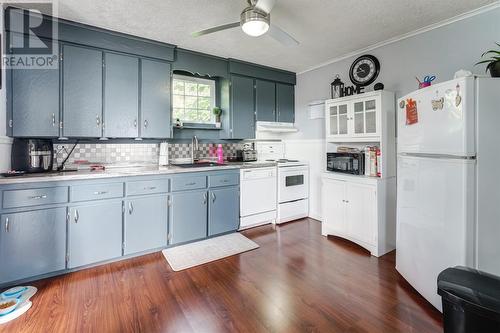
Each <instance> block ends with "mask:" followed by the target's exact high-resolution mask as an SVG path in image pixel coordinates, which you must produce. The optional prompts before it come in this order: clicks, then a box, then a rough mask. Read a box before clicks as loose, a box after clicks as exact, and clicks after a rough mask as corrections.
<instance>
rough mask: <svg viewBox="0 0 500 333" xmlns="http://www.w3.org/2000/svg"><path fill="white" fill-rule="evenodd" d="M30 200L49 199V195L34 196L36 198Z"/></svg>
mask: <svg viewBox="0 0 500 333" xmlns="http://www.w3.org/2000/svg"><path fill="white" fill-rule="evenodd" d="M30 199H33V200H39V199H47V195H45V194H42V195H34V196H32V197H30Z"/></svg>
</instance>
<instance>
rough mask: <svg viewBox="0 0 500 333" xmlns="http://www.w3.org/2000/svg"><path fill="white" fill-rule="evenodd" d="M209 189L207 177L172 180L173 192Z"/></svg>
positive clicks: (187, 177) (186, 177)
mask: <svg viewBox="0 0 500 333" xmlns="http://www.w3.org/2000/svg"><path fill="white" fill-rule="evenodd" d="M206 187H207V176H185V177H178V178H173V179H172V192H174V191H186V190H195V189H200V188H206Z"/></svg>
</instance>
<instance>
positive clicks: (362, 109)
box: [354, 99, 377, 134]
mask: <svg viewBox="0 0 500 333" xmlns="http://www.w3.org/2000/svg"><path fill="white" fill-rule="evenodd" d="M375 133H377V102H376V100H375V99H371V100H367V101H360V102H355V103H354V134H375Z"/></svg>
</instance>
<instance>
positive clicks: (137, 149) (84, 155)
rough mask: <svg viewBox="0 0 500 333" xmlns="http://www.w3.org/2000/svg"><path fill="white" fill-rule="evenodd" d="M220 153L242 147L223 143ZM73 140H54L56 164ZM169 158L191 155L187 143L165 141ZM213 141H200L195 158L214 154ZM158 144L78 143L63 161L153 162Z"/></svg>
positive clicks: (156, 159)
mask: <svg viewBox="0 0 500 333" xmlns="http://www.w3.org/2000/svg"><path fill="white" fill-rule="evenodd" d="M222 147H223V149H224V156H225V157H227V156H234V155H236V150H238V149H242V148H243V144H242V143H224V144H222ZM71 148H73V144H61V143H57V144H54V155H55V159H54V161H55V162H56V164H57V165H60V164H61V163H62V161H63V160H64V159H65V158H66V157H67V156H68V153H69V152H70V151H71ZM168 148H169V158H170V160H172V159H177V158H189V157H191V144H189V143H169V147H168ZM216 149H217V144H214V143H200V145H199V150H198V154H197V156H198V158H207V157H216V155H217V154H216ZM159 151H160V148H159V144H157V143H131V144H130V143H79V144H77V145H76V147H75V150H74V151H73V153H72V154H71V156H70V158H69V159H68V162H67V164H73V163H74V162H75V161H88V162H91V163H105V164H121V163H125V164H127V163H140V164H157V163H158V154H159Z"/></svg>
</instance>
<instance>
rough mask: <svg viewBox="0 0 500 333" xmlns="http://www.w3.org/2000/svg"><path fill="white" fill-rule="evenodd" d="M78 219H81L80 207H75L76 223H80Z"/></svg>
mask: <svg viewBox="0 0 500 333" xmlns="http://www.w3.org/2000/svg"><path fill="white" fill-rule="evenodd" d="M78 220H80V213H78V209H75V223H78Z"/></svg>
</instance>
